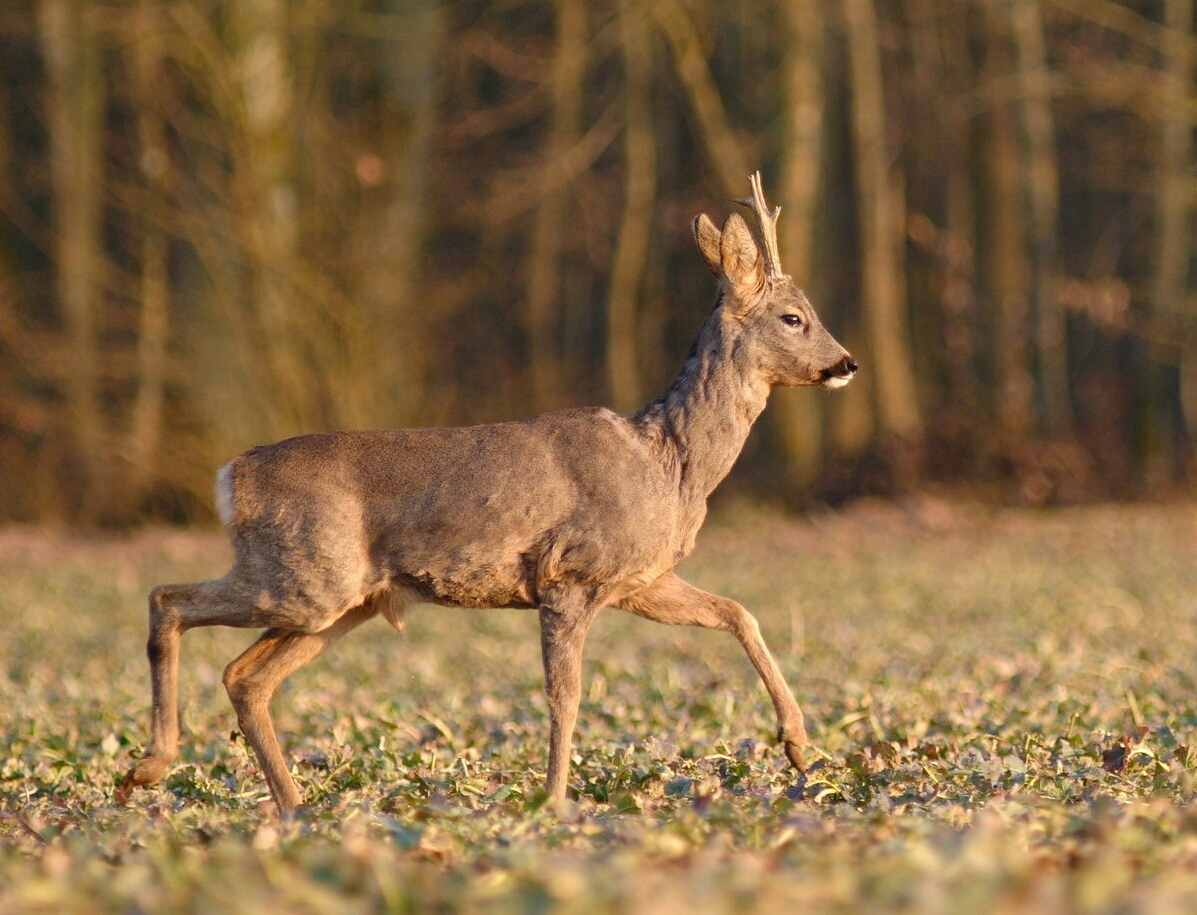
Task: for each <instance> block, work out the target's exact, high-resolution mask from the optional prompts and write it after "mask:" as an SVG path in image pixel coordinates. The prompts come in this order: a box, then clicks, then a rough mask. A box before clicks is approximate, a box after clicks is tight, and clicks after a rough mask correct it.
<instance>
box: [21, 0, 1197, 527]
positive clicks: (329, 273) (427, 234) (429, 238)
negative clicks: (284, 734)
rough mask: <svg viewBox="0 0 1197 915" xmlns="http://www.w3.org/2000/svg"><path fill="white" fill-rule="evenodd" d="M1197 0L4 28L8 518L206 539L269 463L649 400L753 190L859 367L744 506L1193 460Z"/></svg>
mask: <svg viewBox="0 0 1197 915" xmlns="http://www.w3.org/2000/svg"><path fill="white" fill-rule="evenodd" d="M1193 7H1194V0H1153V2H1147V0H1144V2H1138V0H1125V2H1122V0H759V2H747V0H746V2H726V0H447V2H436V0H373V2H367V0H346V2H336V3H332V2H328V0H158V2H156V0H112V2H99V0H96V2H85V0H15V2H13V0H6V2H0V68H2V70H3V80H2V81H0V518H3V519H9V520H37V521H58V522H68V523H81V524H127V523H132V522H136V521H139V520H142V519H147V518H159V519H169V520H202V519H206V518H209V517H211V507H210V499H211V496H210V493H211V485H212V473H213V471H214V469H215V468H216V467H217V466H219V465H220V464H221V463H222V462H223V461H224V460H226V459H227V458H229V457H230V456H231V455H233V454H235V453H236V452H238V451H239V450H241V449H243V448H245V447H247V446H249V445H252V444H255V443H258V442H262V441H267V440H273V439H277V438H280V437H283V436H286V435H289V434H292V433H296V432H301V431H312V430H318V429H325V428H338V427H380V426H395V425H411V424H423V425H428V424H447V423H468V422H479V421H491V420H499V419H508V418H516V417H520V416H523V415H526V414H528V413H530V412H534V411H540V410H546V409H552V408H556V407H561V406H567V405H579V404H590V403H607V404H610V405H613V406H615V407H616V408H618V409H625V410H626V409H633V408H635V407H637V406H639V405H640V404H641V403H643V402H644V401H645V400H647V399H649V398H651V397H653V396H655V395H656V394H658V393H660V391H661V390H662V389H663V387H664V386H665V385H666V384H667V382H668V381H669V379H670V378H671V377H672V375H673V373H674V372H675V371H676V370H677V368H678V366H679V365H680V362H681V359H682V357H683V356H684V354H685V351H686V349H687V347H688V345H689V342H690V340H691V338H692V336H693V334H694V333H695V332H696V331H697V329H698V327H699V325H700V324H701V322H702V320H703V317H704V315H705V313H706V311H707V309H708V308H709V306H710V303H711V301H712V298H713V292H714V290H713V283H712V281H711V278H710V276H709V275H708V274H707V272H706V270H705V269H704V267H703V265H702V262H701V260H700V258H699V257H698V255H697V254H696V252H695V251H694V249H693V244H692V241H691V238H690V219H691V218H692V217H693V216H694V215H695V214H696V213H699V212H703V211H705V212H708V213H709V214H711V215H712V217H714V218H715V219H716V221H717V222H721V221H722V219H723V217H724V216H725V215H726V214H727V212H729V211H730V210H731V209H732V208H734V205H733V204H732V203H731V200H732V198H735V197H740V196H743V195H745V194H746V193H747V190H748V188H747V175H748V174H749V172H750V171H752V170H754V169H756V168H761V169H762V170H763V171H764V174H765V187H766V192H767V193H768V195H769V197H770V199H771V202H773V203H780V204H781V206H782V208H783V214H782V217H781V222H780V228H781V234H782V238H781V243H782V262H783V265H784V266H785V268H786V269H787V270H788V271H789V272H790V273H791V274H793V275H794V277H795V278H796V279H797V281H798V282H799V283H800V284H801V285H802V286H804V287H805V288H806V290H807V292H808V294H809V295H810V298H811V300H812V301H813V302H814V304H815V306H816V308H817V309H818V310H819V312H820V314H821V316H822V317H823V319H824V322H825V323H826V324H827V325H828V326H829V327H830V328H831V330H832V331H833V333H835V334H836V335H837V336H838V337H839V338H840V339H841V340H842V341H843V342H844V343H845V344H846V345H847V346H848V347H849V348H850V349H851V350H852V352H853V354H854V355H855V356H856V357H857V358H858V359H859V360H860V362H861V364H862V367H863V368H862V372H861V374H860V376H859V377H858V379H857V381H856V382H855V383H854V384H853V385H851V386H850V387H849V388H847V389H846V390H845V391H844V392H843V393H838V394H827V393H825V392H821V391H809V390H807V391H783V392H778V393H777V394H776V395H775V396H774V399H773V401H772V404H771V408H770V410H769V411H767V413H766V418H765V420H763V421H762V425H761V427H760V428H759V429H758V431H757V432H756V433H755V434H754V437H753V439H752V441H751V442H750V445H749V451H748V453H747V454H746V458H745V461H744V462H742V466H741V467H740V468H738V469H737V471H736V472H735V474H734V481H735V482H734V484H733V485H735V486H741V487H745V488H756V489H757V490H758V491H760V492H767V493H768V494H769V496H770V498H781V497H784V498H786V499H788V500H791V501H801V500H803V499H809V498H819V499H827V500H840V499H844V498H847V497H850V496H852V495H854V494H857V493H864V492H880V493H888V492H900V491H903V490H906V489H909V488H912V487H916V486H919V485H926V484H931V483H946V484H968V485H969V486H971V487H974V488H977V489H979V490H981V491H983V492H987V493H991V494H992V495H993V496H994V497H996V498H1001V499H1006V500H1014V501H1019V502H1025V503H1031V504H1044V503H1051V502H1058V501H1074V500H1078V499H1084V498H1109V497H1113V498H1125V497H1136V496H1143V495H1156V494H1160V493H1167V492H1171V491H1173V490H1175V489H1176V488H1178V487H1184V486H1186V485H1187V483H1188V480H1189V478H1190V477H1191V476H1192V475H1193V472H1194V467H1195V466H1197V465H1194V462H1193V435H1194V431H1195V430H1197V292H1195V290H1194V275H1193V274H1194V271H1193V230H1194V225H1193V223H1194V219H1193V217H1194V203H1195V195H1194V189H1195V187H1197V185H1195V182H1194V156H1195V149H1194V124H1195V122H1197V92H1195V87H1194V63H1195V53H1197V38H1195V35H1194V9H1193Z"/></svg>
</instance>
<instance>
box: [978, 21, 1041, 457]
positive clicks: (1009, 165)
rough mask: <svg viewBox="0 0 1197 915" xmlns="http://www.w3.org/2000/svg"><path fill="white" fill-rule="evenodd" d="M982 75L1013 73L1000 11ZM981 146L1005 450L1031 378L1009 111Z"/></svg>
mask: <svg viewBox="0 0 1197 915" xmlns="http://www.w3.org/2000/svg"><path fill="white" fill-rule="evenodd" d="M987 22H988V29H987V35H988V38H987V42H986V73H987V76H988V78H989V80H990V81H991V82H992V83H994V84H1000V83H1001V82H1002V81H1004V80H1007V79H1009V76H1010V74H1011V73H1012V72H1013V69H1014V56H1013V53H1012V45H1011V35H1010V32H1009V29H1008V25H1009V22H1008V20H1007V19H1006V17H1004V16H1002V15H1001V11H1000V9H994V8H990V9H989V10H988V17H987ZM986 128H987V129H986V132H985V133H986V139H987V142H986V144H985V148H984V156H985V167H986V183H987V185H988V194H987V207H986V210H987V215H988V220H987V223H988V226H987V235H988V239H989V244H988V245H987V246H986V250H985V255H986V267H987V279H988V285H989V288H990V290H991V293H992V296H993V299H994V305H995V309H996V316H995V317H996V333H995V335H994V338H995V339H994V344H993V345H994V364H995V366H996V369H997V388H996V391H995V392H994V394H995V396H996V407H997V418H998V429H999V432H1000V438H1001V447H1002V449H1003V450H1005V451H1007V452H1009V451H1010V450H1011V449H1012V448H1014V447H1016V446H1018V445H1020V444H1022V443H1023V442H1024V441H1026V438H1027V436H1028V435H1029V434H1030V431H1031V424H1032V421H1033V419H1034V393H1035V382H1034V373H1033V370H1032V367H1031V345H1030V344H1031V339H1032V334H1031V324H1030V306H1029V303H1028V300H1027V295H1028V289H1029V287H1030V278H1031V266H1030V261H1029V253H1030V247H1029V244H1028V239H1027V222H1026V211H1025V208H1024V206H1023V203H1022V200H1023V196H1022V192H1021V189H1022V178H1021V166H1020V161H1021V159H1020V149H1021V147H1020V144H1019V141H1018V136H1017V135H1016V129H1017V128H1016V126H1015V108H1014V106H1013V105H1010V104H1001V105H997V106H995V107H994V108H992V109H991V110H990V112H989V113H988V115H987V117H986Z"/></svg>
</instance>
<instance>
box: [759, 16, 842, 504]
mask: <svg viewBox="0 0 1197 915" xmlns="http://www.w3.org/2000/svg"><path fill="white" fill-rule="evenodd" d="M781 12H782V16H783V22H782V27H783V29H784V30H785V31H784V34H785V42H784V47H785V57H784V58H783V59H782V62H781V68H782V86H783V89H784V91H785V95H784V106H785V108H784V111H783V113H782V118H783V125H784V127H783V129H784V131H785V137H786V140H785V142H784V144H783V150H784V151H783V154H782V162H781V187H780V194H779V198H780V203H781V207H782V209H783V210H784V211H785V214H786V215H785V218H784V219H781V220H779V221H778V230H779V236H780V237H779V239H778V242H779V244H780V246H781V252H780V253H781V262H782V264H783V266H784V268H785V270H786V271H787V272H788V273H789V274H790V275H791V276H792V277H793V278H794V281H795V282H796V283H797V284H798V285H799V286H801V287H803V288H804V289H806V290H807V293H808V294H810V295H811V297H812V299H815V298H818V296H817V295H813V294H812V291H815V290H818V288H819V279H818V275H817V273H816V269H815V256H814V255H815V229H816V227H817V225H818V209H819V187H820V184H819V182H820V175H821V173H822V164H823V63H822V61H823V29H824V26H825V22H824V16H823V0H789V2H783V3H782V4H781ZM813 304H814V305H815V306H816V309H817V310H820V314H821V315H822V316H823V318H824V319H825V320H826V319H827V318H829V317H830V316H829V315H828V313H827V312H826V311H825V310H823V309H822V307H821V306H822V305H823V303H821V302H814V303H813ZM832 323H833V324H834V319H832ZM771 413H772V417H773V423H774V426H775V428H776V429H777V432H778V441H779V443H780V446H781V450H782V453H783V456H784V458H785V463H786V470H787V476H788V478H789V480H790V481H791V482H792V483H793V484H794V485H795V486H797V487H805V486H809V485H810V484H811V483H813V482H814V481H815V479H816V478H817V477H818V475H819V471H820V469H821V466H822V463H823V454H824V448H825V442H824V438H823V421H824V400H823V398H820V397H811V396H810V394H809V392H806V391H780V392H777V393H776V394H775V395H774V398H773V406H772V411H771Z"/></svg>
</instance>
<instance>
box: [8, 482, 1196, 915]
mask: <svg viewBox="0 0 1197 915" xmlns="http://www.w3.org/2000/svg"><path fill="white" fill-rule="evenodd" d="M1194 555H1197V514H1195V513H1194V512H1193V511H1192V510H1191V508H1190V507H1188V506H1185V507H1136V508H1086V509H1077V510H1061V511H1056V512H1051V513H1043V514H1025V513H1017V512H1006V511H997V512H989V511H982V510H972V509H960V508H955V507H950V506H943V505H938V504H934V503H919V504H917V505H913V506H908V507H906V508H892V507H885V506H879V505H868V504H863V505H860V506H858V507H856V508H854V509H853V510H852V511H850V512H848V513H847V514H844V515H834V516H828V517H826V518H822V519H819V520H817V521H816V522H809V523H801V522H796V521H793V520H788V519H784V518H781V517H778V516H774V515H771V514H766V513H762V512H759V511H756V510H748V509H742V508H741V509H735V510H732V511H730V512H728V513H726V514H725V515H724V516H723V517H721V518H719V519H717V520H716V521H715V522H713V523H712V525H711V526H710V527H709V529H708V530H707V531H705V532H704V534H703V536H702V537H701V538H700V541H699V548H698V551H697V553H696V555H695V557H694V558H693V559H692V560H691V561H690V562H689V563H688V564H687V567H686V569H685V570H684V571H685V573H686V574H687V576H688V577H689V578H691V579H692V580H693V581H695V582H696V583H698V584H700V585H702V586H704V587H707V588H711V589H715V590H718V591H720V592H722V593H726V594H728V595H731V596H734V597H736V598H737V599H739V600H741V601H743V602H744V603H745V604H747V605H748V606H750V607H751V608H752V609H753V610H754V612H756V613H757V615H758V618H759V619H760V620H761V624H762V627H763V629H764V631H765V634H766V638H767V639H768V640H769V642H770V644H771V645H772V646H773V647H774V650H775V652H776V654H777V655H778V657H779V660H780V662H781V664H782V666H783V668H784V669H785V670H786V673H787V677H788V678H789V680H790V682H791V683H792V685H793V686H794V688H795V691H796V693H797V695H798V697H799V700H800V701H801V702H802V703H803V706H804V708H805V710H806V712H807V715H808V719H809V724H810V728H811V732H812V739H813V741H814V748H813V750H812V751H811V754H810V762H811V766H810V770H809V772H808V773H807V775H806V777H805V779H799V778H797V777H796V776H795V774H793V773H792V772H790V771H788V770H787V769H786V768H785V767H784V759H783V757H782V755H781V753H780V752H779V751H777V750H776V749H775V748H774V747H773V744H772V740H771V735H770V732H769V731H770V727H771V721H772V714H771V709H770V708H769V707H768V702H767V699H766V697H765V695H764V692H763V690H762V689H761V688H760V686H759V684H758V683H757V682H756V678H755V675H754V674H753V672H752V670H751V669H750V667H749V665H748V662H747V661H746V660H745V659H744V658H743V656H742V653H741V652H740V649H739V648H738V646H737V645H736V644H735V642H734V641H733V640H732V639H730V638H728V637H727V636H724V635H721V634H718V633H710V632H700V631H691V630H686V629H669V628H665V627H659V626H654V625H652V624H649V623H645V622H643V621H640V620H637V619H634V618H631V617H627V616H625V615H623V614H619V613H616V612H608V613H607V614H605V615H604V617H602V618H601V619H600V621H599V623H598V624H596V626H595V629H594V631H593V634H592V636H591V639H590V642H589V646H588V649H587V658H588V667H587V671H586V682H587V689H588V692H587V695H586V697H585V699H584V702H583V708H582V715H581V721H580V725H579V734H578V740H577V757H576V760H575V766H574V770H573V782H572V783H573V785H574V787H575V789H576V791H577V793H578V799H577V802H576V804H575V805H574V807H573V809H572V811H571V812H570V813H569V814H568V815H567V816H564V817H561V818H557V817H555V816H553V815H551V814H550V813H549V812H548V811H547V810H545V809H543V806H542V796H541V793H540V777H541V776H540V772H541V771H542V769H543V765H544V760H545V753H546V744H547V722H546V712H545V709H544V702H543V697H542V694H541V691H540V669H539V648H538V642H537V638H536V620H535V615H534V614H531V613H521V612H518V611H501V612H493V613H478V612H465V611H456V610H445V609H440V608H431V607H430V608H421V609H420V610H418V611H417V612H415V613H413V614H412V615H411V617H410V618H409V622H408V632H407V634H406V635H404V636H397V635H395V634H394V633H393V632H391V631H390V630H389V628H388V627H386V626H385V625H384V624H382V623H371V624H370V625H368V626H367V627H365V628H364V629H363V630H360V631H358V632H356V633H354V634H353V635H351V636H350V637H349V638H348V639H346V640H345V641H344V642H342V643H341V644H340V645H338V646H337V648H336V649H335V650H334V652H333V653H332V654H331V655H330V656H328V657H326V658H323V659H321V660H320V661H317V662H316V663H314V664H312V665H311V666H310V667H309V668H306V669H305V670H303V671H301V672H300V673H299V674H297V675H296V676H295V677H293V678H292V680H291V681H289V682H288V683H287V684H286V685H285V686H284V688H283V689H282V690H280V693H279V696H278V697H277V699H276V702H275V710H276V718H277V721H278V723H279V727H280V731H281V732H282V734H283V736H284V740H285V742H286V743H287V744H288V745H289V747H290V751H291V754H292V758H293V759H294V760H295V771H296V773H297V779H298V781H299V782H300V785H301V787H302V789H303V790H304V791H305V792H306V794H307V796H308V798H309V801H310V803H311V805H312V808H311V811H310V813H309V814H308V816H307V818H306V819H305V820H303V821H301V822H297V823H279V822H278V821H277V819H275V818H274V817H273V816H272V815H271V812H270V810H269V809H268V805H266V804H265V803H264V802H265V801H266V797H267V796H266V792H265V787H264V784H263V782H262V780H261V779H260V778H259V776H258V774H257V772H256V766H255V764H254V763H253V761H252V759H251V758H250V756H249V754H248V751H247V748H246V746H245V744H244V742H243V741H241V740H239V739H237V738H236V737H232V738H230V732H231V731H232V730H233V728H234V720H233V715H232V712H231V709H230V708H229V706H228V703H227V700H226V699H225V696H224V694H223V690H222V689H221V686H220V672H221V670H222V667H223V665H224V664H225V663H226V662H227V661H228V660H229V659H230V658H231V657H233V655H234V654H236V653H237V651H239V650H240V647H241V646H243V645H244V644H245V643H246V642H247V641H248V638H249V635H248V634H247V633H244V632H233V631H225V630H199V631H195V632H192V633H189V634H188V635H187V636H186V638H185V639H184V663H183V671H184V672H183V682H182V690H183V704H184V741H183V751H182V752H183V756H182V759H181V760H180V762H179V763H178V764H177V765H176V767H175V768H174V770H173V771H172V773H171V774H170V775H169V776H168V777H167V779H166V781H165V782H164V783H163V784H162V785H161V786H158V787H156V788H154V789H151V790H140V791H138V792H136V793H135V794H134V796H133V797H132V798H131V800H130V802H129V804H128V805H127V806H125V805H121V804H120V803H118V802H117V801H116V800H115V799H114V788H115V785H116V782H117V781H118V780H119V778H120V777H121V775H122V774H123V772H124V770H125V769H126V767H127V766H128V765H129V763H130V761H131V760H132V759H133V758H135V757H136V755H138V753H139V752H140V750H141V749H142V747H143V742H144V741H145V740H146V737H147V721H146V715H147V709H148V703H149V693H148V683H147V673H146V664H145V660H144V657H143V653H142V643H143V641H144V635H145V632H144V629H145V612H144V606H145V604H144V598H145V592H146V591H147V590H148V588H149V587H150V585H151V584H153V583H156V582H161V581H170V580H188V579H195V578H197V577H210V576H211V575H213V574H218V573H219V572H221V571H223V568H224V563H225V562H226V561H227V547H226V546H225V545H224V544H223V542H222V540H221V539H220V538H219V537H218V536H217V535H215V534H195V533H182V532H173V531H153V532H148V533H142V534H138V535H136V536H135V537H133V538H131V539H126V540H115V539H105V540H86V539H80V538H78V537H67V536H56V535H45V534H41V533H37V532H33V531H28V530H9V531H0V616H2V618H3V619H4V624H5V629H6V633H5V639H4V640H3V643H2V644H0V704H2V707H3V710H4V711H3V713H2V714H0V746H3V748H4V749H3V751H0V788H2V797H3V801H2V802H0V803H2V807H0V911H4V912H6V913H22V912H55V913H75V912H79V913H83V912H87V913H91V912H139V913H140V912H146V913H150V912H172V913H175V912H201V911H204V912H209V911H230V912H245V913H250V912H253V913H258V912H263V911H269V912H312V913H326V912H327V913H334V912H335V913H345V912H359V911H388V912H445V911H456V910H485V911H486V912H488V913H490V912H494V913H503V912H535V913H549V912H567V911H568V912H582V913H589V912H610V913H617V912H618V913H625V912H631V913H638V912H652V913H654V915H670V913H674V912H679V913H684V912H690V913H693V912H699V911H701V912H703V913H707V912H716V913H719V912H728V913H731V912H750V911H751V912H761V911H775V910H776V911H781V910H783V909H784V910H785V911H793V912H799V911H800V912H804V913H820V912H844V913H849V912H852V913H854V912H860V911H866V910H867V911H871V912H912V913H914V912H917V913H957V912H973V911H998V912H1019V913H1025V915H1038V913H1054V912H1073V911H1076V912H1092V913H1103V912H1111V913H1113V912H1153V913H1155V912H1159V913H1165V912H1167V913H1171V912H1177V913H1180V912H1191V911H1194V910H1195V908H1197V867H1195V865H1197V807H1194V806H1193V805H1192V803H1191V801H1192V798H1193V796H1194V793H1195V779H1197V743H1194V741H1195V740H1197V690H1195V689H1194V681H1195V679H1197V658H1195V648H1197V612H1194V611H1195V609H1197V563H1194V562H1193V557H1194Z"/></svg>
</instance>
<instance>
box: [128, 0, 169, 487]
mask: <svg viewBox="0 0 1197 915" xmlns="http://www.w3.org/2000/svg"><path fill="white" fill-rule="evenodd" d="M159 12H160V7H159V4H158V3H156V2H155V0H139V2H138V6H137V41H136V44H135V47H134V48H133V93H134V96H135V98H136V99H137V139H138V143H139V145H140V150H139V153H140V155H139V162H140V167H141V182H142V185H141V191H142V195H143V203H142V219H141V227H140V228H141V289H140V292H141V302H140V306H141V307H140V314H139V320H138V334H137V379H136V381H137V392H136V395H135V399H134V402H133V421H132V424H131V428H130V431H129V449H128V450H129V483H130V489H131V491H132V492H133V493H134V494H135V495H144V494H145V493H146V491H147V490H148V489H149V487H150V486H152V485H153V483H154V479H155V476H156V473H157V461H158V457H159V452H160V449H161V442H162V423H163V406H164V404H165V400H166V355H167V354H166V347H167V340H168V337H169V332H170V321H169V284H168V279H167V241H166V237H165V235H164V234H163V233H162V231H161V229H160V228H159V226H160V222H159V220H158V219H156V218H155V216H157V215H159V214H160V213H161V210H162V207H163V205H164V203H165V199H166V194H167V188H166V180H165V178H166V174H167V170H168V166H169V153H168V151H167V142H166V125H165V123H164V122H163V119H162V114H161V110H160V108H159V101H158V91H159V87H160V85H161V82H160V81H161V79H162V26H161V22H160V20H159Z"/></svg>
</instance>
